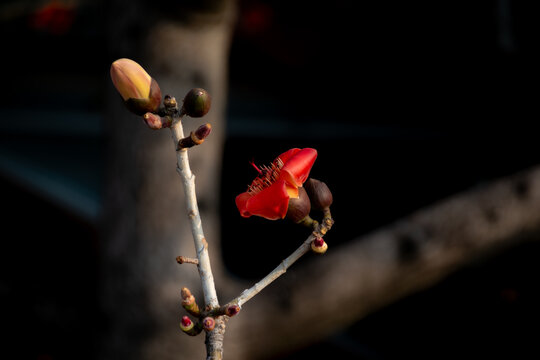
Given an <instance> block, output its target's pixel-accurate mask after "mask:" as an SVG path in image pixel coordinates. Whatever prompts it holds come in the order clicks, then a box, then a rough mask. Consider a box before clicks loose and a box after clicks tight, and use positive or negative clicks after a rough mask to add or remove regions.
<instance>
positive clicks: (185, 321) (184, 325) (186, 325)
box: [180, 315, 195, 332]
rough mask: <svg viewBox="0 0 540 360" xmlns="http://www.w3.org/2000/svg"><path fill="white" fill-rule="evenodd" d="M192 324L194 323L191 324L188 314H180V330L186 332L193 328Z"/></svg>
mask: <svg viewBox="0 0 540 360" xmlns="http://www.w3.org/2000/svg"><path fill="white" fill-rule="evenodd" d="M194 326H195V324H193V321H191V319H190V318H189V317H188V316H186V315H184V316H182V320H181V321H180V329H182V331H184V332H188V331H190V330H191V329H193V327H194Z"/></svg>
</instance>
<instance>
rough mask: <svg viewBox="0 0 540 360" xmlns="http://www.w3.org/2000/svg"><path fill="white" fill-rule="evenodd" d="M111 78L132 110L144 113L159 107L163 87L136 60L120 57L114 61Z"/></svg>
mask: <svg viewBox="0 0 540 360" xmlns="http://www.w3.org/2000/svg"><path fill="white" fill-rule="evenodd" d="M111 79H112V82H113V84H114V87H115V88H116V90H118V92H119V93H120V95H121V96H122V98H123V99H124V103H125V104H126V105H127V107H128V109H129V110H130V111H131V112H133V113H135V114H137V115H143V114H145V113H147V112H156V111H157V109H158V108H159V104H160V103H161V89H160V88H159V85H158V83H157V82H156V81H155V80H154V79H152V77H150V75H148V73H147V72H146V71H145V70H144V69H143V68H142V66H140V65H139V64H137V63H136V62H135V61H133V60H131V59H118V60H116V61H115V62H113V63H112V65H111Z"/></svg>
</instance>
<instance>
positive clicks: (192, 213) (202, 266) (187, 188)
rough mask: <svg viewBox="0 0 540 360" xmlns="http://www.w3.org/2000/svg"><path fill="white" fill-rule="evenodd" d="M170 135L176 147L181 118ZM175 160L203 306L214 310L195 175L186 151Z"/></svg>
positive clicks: (180, 137) (206, 247)
mask: <svg viewBox="0 0 540 360" xmlns="http://www.w3.org/2000/svg"><path fill="white" fill-rule="evenodd" d="M171 133H172V137H173V141H174V145H175V146H176V145H177V144H178V142H179V141H180V139H182V138H184V129H183V127H182V119H181V118H178V119H175V120H174V122H173V124H172V125H171ZM176 160H177V169H176V170H177V171H178V174H180V177H181V178H182V183H183V185H184V193H185V195H186V205H187V211H188V217H189V220H190V224H191V233H192V234H193V241H194V243H195V250H196V252H197V260H198V262H199V264H198V266H197V267H198V269H199V275H200V277H201V283H202V290H203V294H204V304H205V306H206V307H209V308H216V307H219V302H218V298H217V294H216V287H215V284H214V276H213V275H212V268H211V266H210V258H209V256H208V243H207V242H206V239H205V238H204V232H203V228H202V223H201V216H200V214H199V207H198V205H197V195H196V192H195V175H194V174H193V173H192V172H191V168H190V166H189V158H188V153H187V149H180V150H178V151H176Z"/></svg>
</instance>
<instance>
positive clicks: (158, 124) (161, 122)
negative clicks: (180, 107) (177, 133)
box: [143, 112, 173, 130]
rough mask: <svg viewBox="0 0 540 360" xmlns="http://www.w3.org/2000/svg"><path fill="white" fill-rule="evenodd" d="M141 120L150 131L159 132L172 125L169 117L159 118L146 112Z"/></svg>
mask: <svg viewBox="0 0 540 360" xmlns="http://www.w3.org/2000/svg"><path fill="white" fill-rule="evenodd" d="M143 120H144V122H145V123H146V125H148V127H149V128H150V129H152V130H159V129H163V128H168V127H170V126H171V124H172V121H173V120H172V118H171V117H170V116H168V115H167V116H163V117H161V116H159V115H157V114H154V113H150V112H147V113H146V114H144V115H143Z"/></svg>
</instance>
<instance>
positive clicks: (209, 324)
mask: <svg viewBox="0 0 540 360" xmlns="http://www.w3.org/2000/svg"><path fill="white" fill-rule="evenodd" d="M202 326H203V329H204V331H212V330H214V328H215V327H216V320H214V318H213V317H211V316H207V317H205V318H204V319H203V321H202Z"/></svg>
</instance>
